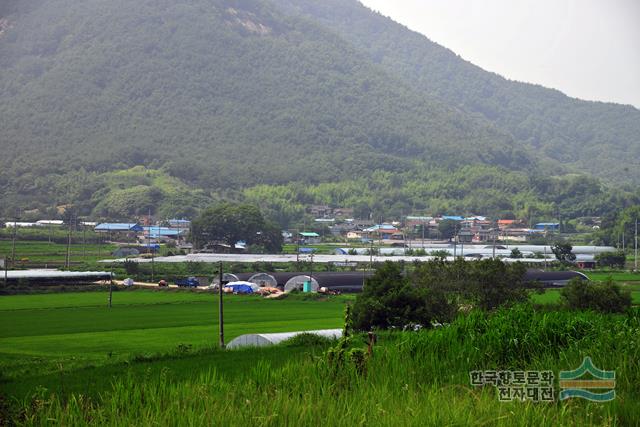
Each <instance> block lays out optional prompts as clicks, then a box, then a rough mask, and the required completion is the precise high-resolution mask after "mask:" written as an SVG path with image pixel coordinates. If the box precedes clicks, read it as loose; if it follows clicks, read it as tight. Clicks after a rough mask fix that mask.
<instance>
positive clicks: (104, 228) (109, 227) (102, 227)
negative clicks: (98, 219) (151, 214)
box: [94, 222, 142, 233]
mask: <svg viewBox="0 0 640 427" xmlns="http://www.w3.org/2000/svg"><path fill="white" fill-rule="evenodd" d="M94 231H97V232H116V233H117V232H135V233H139V232H140V231H142V226H141V225H140V224H138V223H119V222H104V223H102V224H98V225H96V228H94Z"/></svg>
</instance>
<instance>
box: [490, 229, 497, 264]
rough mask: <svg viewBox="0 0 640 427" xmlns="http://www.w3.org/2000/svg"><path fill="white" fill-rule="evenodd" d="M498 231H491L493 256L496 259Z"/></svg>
mask: <svg viewBox="0 0 640 427" xmlns="http://www.w3.org/2000/svg"><path fill="white" fill-rule="evenodd" d="M497 233H498V231H497V230H493V231H492V232H491V235H492V237H493V250H492V251H491V252H492V253H491V258H492V259H496V234H497Z"/></svg>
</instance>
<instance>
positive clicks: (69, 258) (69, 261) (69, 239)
mask: <svg viewBox="0 0 640 427" xmlns="http://www.w3.org/2000/svg"><path fill="white" fill-rule="evenodd" d="M72 222H73V213H72V214H70V215H69V232H68V233H67V234H68V236H67V256H66V259H65V267H66V268H69V266H70V265H71V223H72Z"/></svg>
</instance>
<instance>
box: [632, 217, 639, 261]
mask: <svg viewBox="0 0 640 427" xmlns="http://www.w3.org/2000/svg"><path fill="white" fill-rule="evenodd" d="M633 270H634V271H638V218H636V232H635V248H634V249H633Z"/></svg>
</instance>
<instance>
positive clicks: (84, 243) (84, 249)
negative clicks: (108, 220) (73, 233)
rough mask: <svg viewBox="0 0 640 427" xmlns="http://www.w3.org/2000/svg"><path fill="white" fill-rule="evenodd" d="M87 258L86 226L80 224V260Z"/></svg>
mask: <svg viewBox="0 0 640 427" xmlns="http://www.w3.org/2000/svg"><path fill="white" fill-rule="evenodd" d="M86 257H87V226H86V225H84V224H82V259H85V258H86Z"/></svg>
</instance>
